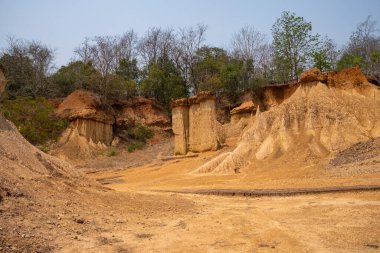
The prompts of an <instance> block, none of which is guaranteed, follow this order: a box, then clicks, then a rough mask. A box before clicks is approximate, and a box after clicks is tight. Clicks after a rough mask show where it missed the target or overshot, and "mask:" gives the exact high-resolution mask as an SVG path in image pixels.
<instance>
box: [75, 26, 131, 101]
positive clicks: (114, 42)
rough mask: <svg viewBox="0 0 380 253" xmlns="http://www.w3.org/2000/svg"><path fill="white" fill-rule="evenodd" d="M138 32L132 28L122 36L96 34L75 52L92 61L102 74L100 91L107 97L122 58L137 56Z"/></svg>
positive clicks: (83, 58)
mask: <svg viewBox="0 0 380 253" xmlns="http://www.w3.org/2000/svg"><path fill="white" fill-rule="evenodd" d="M136 44H137V34H136V33H135V32H134V31H133V30H130V31H128V32H126V33H125V34H123V35H122V36H96V37H94V38H93V39H88V38H86V39H85V41H84V42H83V43H82V44H81V46H79V47H77V48H76V49H75V50H74V53H75V54H76V55H77V56H78V57H79V59H80V60H82V61H83V62H85V63H88V62H91V63H92V65H93V66H94V67H95V68H96V69H97V70H98V71H99V72H100V74H101V76H102V79H103V80H102V82H101V87H99V89H100V92H101V93H102V94H103V95H104V96H105V97H107V94H108V88H109V84H110V81H111V79H112V78H111V74H114V73H115V72H116V70H117V68H118V66H119V64H120V61H121V60H126V61H132V60H134V59H135V57H136Z"/></svg>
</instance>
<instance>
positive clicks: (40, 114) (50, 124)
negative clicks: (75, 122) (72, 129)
mask: <svg viewBox="0 0 380 253" xmlns="http://www.w3.org/2000/svg"><path fill="white" fill-rule="evenodd" d="M0 111H1V112H2V113H3V115H4V117H6V118H7V119H8V120H10V121H12V122H13V123H14V124H15V125H16V127H17V128H18V130H19V131H20V133H21V134H22V135H23V136H24V137H25V139H27V140H28V141H29V142H30V143H32V144H34V145H40V146H44V144H46V143H47V142H48V141H50V140H56V139H57V138H58V137H59V135H60V134H61V133H62V131H63V130H64V129H65V128H66V127H67V125H68V122H67V121H66V120H63V119H59V118H57V117H55V116H53V106H52V105H51V104H49V102H48V101H47V100H46V99H45V98H42V97H39V98H36V99H35V98H32V97H17V98H16V99H12V100H4V101H2V104H0ZM45 147H46V146H45Z"/></svg>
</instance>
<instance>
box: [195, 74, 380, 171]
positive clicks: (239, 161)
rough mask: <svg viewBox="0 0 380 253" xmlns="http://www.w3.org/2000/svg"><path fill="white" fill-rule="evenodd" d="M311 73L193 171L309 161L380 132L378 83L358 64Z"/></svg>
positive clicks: (304, 164) (326, 155) (343, 148)
mask: <svg viewBox="0 0 380 253" xmlns="http://www.w3.org/2000/svg"><path fill="white" fill-rule="evenodd" d="M309 73H310V74H308V72H306V73H305V74H304V75H303V76H302V77H301V81H300V83H299V84H298V85H296V87H297V89H296V90H295V92H293V93H292V95H291V96H290V97H289V98H288V99H285V100H284V101H282V103H281V104H280V105H278V106H275V107H273V108H271V109H270V110H268V111H265V112H262V113H260V114H258V115H257V116H255V120H254V122H253V124H252V125H251V126H250V127H249V128H247V130H246V131H245V132H244V134H243V136H242V138H241V141H240V143H239V144H238V146H237V147H236V149H235V150H234V151H232V152H227V153H223V154H222V155H220V156H219V157H217V158H215V159H213V160H211V161H210V162H208V163H206V164H204V165H203V166H201V167H200V168H199V169H198V170H197V172H212V173H234V172H235V171H236V170H238V171H240V169H244V170H245V169H248V168H250V169H252V168H255V167H256V166H263V165H265V166H270V164H273V163H275V162H276V163H277V164H278V163H279V162H278V161H292V162H294V163H297V162H298V163H299V164H298V165H297V166H300V167H302V166H309V165H310V166H311V165H313V164H316V163H318V162H320V161H322V159H324V158H327V157H328V156H329V155H332V154H336V153H338V152H341V151H343V150H346V149H348V148H350V147H351V146H353V145H355V144H357V143H365V142H367V141H369V140H372V139H373V138H379V137H380V122H379V119H380V89H379V87H377V86H375V85H373V84H371V83H369V82H368V81H367V79H366V77H365V76H364V75H363V73H361V71H360V69H359V68H351V69H347V70H344V71H340V72H328V73H321V72H319V71H316V70H311V71H310V72H309Z"/></svg>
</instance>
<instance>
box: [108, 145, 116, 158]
mask: <svg viewBox="0 0 380 253" xmlns="http://www.w3.org/2000/svg"><path fill="white" fill-rule="evenodd" d="M115 155H116V148H115V147H111V148H110V149H109V150H108V152H107V156H115Z"/></svg>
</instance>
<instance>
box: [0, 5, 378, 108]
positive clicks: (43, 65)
mask: <svg viewBox="0 0 380 253" xmlns="http://www.w3.org/2000/svg"><path fill="white" fill-rule="evenodd" d="M206 32H207V26H205V25H202V24H199V25H196V26H193V27H183V28H180V29H178V30H175V29H173V28H166V29H163V28H160V27H151V28H149V29H148V30H147V32H146V33H144V34H142V35H140V36H139V35H138V34H137V33H136V32H135V31H134V30H127V32H125V33H124V34H122V35H120V36H95V37H93V38H85V39H84V40H83V42H82V43H81V44H80V45H79V46H78V47H77V48H75V50H74V52H73V53H74V56H75V58H73V60H72V61H71V62H70V63H68V64H67V65H65V66H62V67H60V68H58V69H55V68H54V61H53V60H54V57H55V51H54V50H52V49H51V48H50V47H48V46H46V45H44V44H43V43H41V42H38V41H26V40H22V39H16V38H14V37H10V38H9V40H8V47H6V48H5V49H3V50H2V52H1V54H0V64H1V65H2V66H3V67H4V69H5V72H6V78H7V80H8V85H7V93H8V96H9V97H10V98H14V97H16V96H32V97H38V96H44V97H63V96H67V95H68V94H70V93H71V92H72V91H74V90H76V89H87V90H91V91H93V92H96V93H98V94H100V95H102V96H103V97H104V98H106V99H127V98H128V97H130V96H135V95H142V96H147V97H153V98H155V99H157V100H158V101H160V102H161V103H162V104H163V105H164V106H165V107H166V108H169V104H170V101H171V100H172V99H176V98H179V97H183V96H189V95H194V94H196V93H197V92H199V91H201V90H208V91H213V92H215V93H216V94H217V96H224V97H227V98H229V99H230V100H231V101H235V100H236V99H237V98H238V97H239V96H240V94H242V93H244V92H246V91H249V90H251V91H255V90H256V89H257V87H259V86H260V85H262V84H265V83H273V82H287V81H290V80H294V79H298V77H299V75H300V73H301V72H302V71H304V70H305V69H307V68H309V67H312V66H315V67H317V68H319V69H321V70H323V71H328V70H335V69H341V68H346V67H351V66H355V65H359V66H361V67H362V69H363V70H364V72H365V73H367V74H371V75H374V76H377V77H378V78H379V76H380V36H379V33H378V29H377V22H376V21H374V20H373V19H372V18H371V17H368V18H367V19H366V20H365V21H363V22H362V23H360V24H358V26H357V27H356V29H355V30H354V31H353V32H352V34H351V36H350V38H349V40H348V43H347V44H346V45H345V46H344V47H342V48H338V46H337V45H336V44H335V42H334V41H333V40H332V39H330V38H328V37H327V36H323V37H322V36H320V35H318V34H314V33H313V31H312V24H311V22H309V21H307V20H305V19H304V18H303V17H300V16H297V15H296V14H295V13H291V12H288V11H285V12H283V13H282V14H281V16H280V17H279V18H278V19H277V20H276V21H275V23H274V24H273V26H272V36H273V40H272V42H270V40H269V39H267V38H266V36H265V35H264V34H263V33H262V32H260V31H258V30H256V29H255V28H254V26H249V25H247V26H244V27H242V28H241V29H240V30H239V31H238V32H237V33H234V34H232V36H231V44H230V46H229V47H228V48H221V47H216V46H211V45H208V44H207V43H206Z"/></svg>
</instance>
